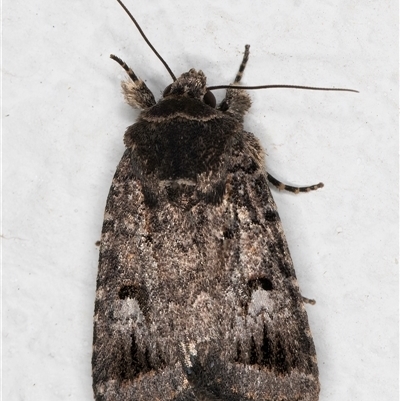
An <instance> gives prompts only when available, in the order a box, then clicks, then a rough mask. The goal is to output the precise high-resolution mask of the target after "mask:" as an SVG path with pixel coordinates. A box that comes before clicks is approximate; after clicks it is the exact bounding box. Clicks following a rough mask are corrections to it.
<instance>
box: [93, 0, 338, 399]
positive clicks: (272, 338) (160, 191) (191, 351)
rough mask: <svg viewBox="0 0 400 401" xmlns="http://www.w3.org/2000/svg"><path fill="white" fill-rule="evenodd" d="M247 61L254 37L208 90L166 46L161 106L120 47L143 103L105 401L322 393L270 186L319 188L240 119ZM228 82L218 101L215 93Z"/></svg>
mask: <svg viewBox="0 0 400 401" xmlns="http://www.w3.org/2000/svg"><path fill="white" fill-rule="evenodd" d="M118 2H119V3H120V4H121V5H122V7H123V8H124V9H125V11H126V12H127V13H128V15H129V16H130V17H131V19H132V21H133V22H134V23H135V24H136V25H137V22H136V20H135V19H134V18H133V16H132V15H131V14H130V13H129V11H128V10H127V9H126V7H125V6H124V5H123V4H122V2H121V1H119V0H118ZM137 26H138V25H137ZM139 30H140V28H139ZM140 31H141V30H140ZM141 33H142V31H141ZM142 36H143V37H144V39H145V40H146V41H147V42H148V40H147V38H146V37H145V36H144V34H143V33H142ZM148 43H149V42H148ZM149 45H150V46H151V47H152V45H151V44H150V43H149ZM152 49H153V50H154V48H153V47H152ZM154 51H155V50H154ZM156 54H157V55H158V53H157V52H156ZM158 56H159V55H158ZM248 57H249V46H246V48H245V53H244V57H243V60H242V63H241V64H240V68H239V71H238V73H237V75H236V78H235V80H234V82H233V85H230V86H224V85H221V86H214V87H210V86H207V84H206V76H205V75H204V74H203V72H202V71H198V70H195V69H190V70H189V71H188V72H186V73H184V74H182V75H181V76H180V77H178V78H176V77H175V75H174V74H173V73H172V71H171V70H170V69H169V67H168V66H167V65H166V63H165V62H164V60H163V59H162V58H161V56H159V58H160V60H161V61H162V62H163V63H164V65H166V67H167V69H168V71H169V72H170V74H171V77H172V79H173V82H172V83H171V84H170V85H168V86H167V87H166V89H165V90H164V93H163V96H162V98H161V99H160V100H159V101H158V102H156V101H155V99H154V96H153V94H152V93H151V91H150V90H149V89H148V87H147V86H146V84H145V83H144V82H143V81H142V80H140V79H139V78H138V77H137V76H136V75H135V73H134V72H133V71H132V70H131V69H130V68H129V67H128V66H127V65H126V64H125V63H124V62H123V61H122V60H121V59H119V58H118V57H116V56H114V55H111V58H112V59H114V60H116V61H117V62H118V63H119V64H120V65H121V66H122V67H123V68H124V69H125V71H126V72H127V74H128V76H129V79H128V80H127V81H125V82H122V89H123V93H124V96H125V100H126V101H127V103H128V104H129V105H131V106H132V107H134V108H137V109H140V110H141V113H140V115H139V117H138V119H137V121H136V123H135V124H133V125H132V126H130V127H129V128H128V129H127V130H126V132H125V136H124V143H125V145H126V150H125V153H124V155H123V156H122V159H121V161H120V163H119V165H118V168H117V171H116V173H115V176H114V178H113V181H112V185H111V189H110V192H109V195H108V199H107V205H106V209H105V216H104V224H103V229H102V235H101V245H100V257H99V270H98V277H97V290H96V301H95V314H94V341H93V356H92V365H93V389H94V394H95V399H96V400H97V401H130V400H132V401H133V400H143V401H147V400H164V401H184V400H227V401H228V400H230V401H242V400H243V401H244V400H265V401H266V400H269V401H272V400H273V401H278V400H291V401H294V400H296V401H300V400H304V401H306V400H307V401H315V400H318V394H319V389H320V385H319V381H318V367H317V358H316V352H315V347H314V343H313V339H312V336H311V332H310V328H309V324H308V319H307V313H306V310H305V307H304V304H305V302H310V303H312V301H311V300H307V299H306V298H304V297H303V296H302V295H301V292H300V290H299V285H298V283H297V280H296V274H295V270H294V267H293V262H292V259H291V257H290V252H289V249H288V245H287V242H286V239H285V235H284V232H283V229H282V224H281V221H280V218H279V215H278V212H277V208H276V205H275V202H274V200H273V197H272V194H271V190H270V187H269V182H271V183H272V184H274V185H276V186H278V188H280V189H286V190H289V191H292V192H300V191H310V190H314V189H317V188H320V187H322V184H317V185H313V186H309V187H302V188H295V187H291V186H286V185H284V184H282V183H280V182H279V181H278V180H276V179H275V178H273V177H272V176H271V175H270V174H268V173H267V172H266V168H265V165H264V151H263V149H262V147H261V145H260V142H259V141H258V139H257V138H256V137H255V136H254V135H253V134H251V133H250V132H246V131H245V130H244V129H243V118H244V115H245V113H246V112H247V111H248V110H249V108H250V104H251V101H250V97H249V95H248V94H247V92H246V91H245V90H244V89H246V88H249V87H242V86H239V83H240V80H241V77H242V74H243V71H244V69H245V66H246V63H247V60H248ZM262 87H264V88H265V87H268V86H262ZM221 88H226V96H225V99H224V100H223V101H222V102H221V103H220V104H219V105H218V106H217V105H216V101H215V97H214V95H213V94H212V92H211V90H213V89H221ZM306 89H310V88H307V87H306ZM313 89H321V88H313ZM333 90H334V89H333ZM336 90H340V89H336Z"/></svg>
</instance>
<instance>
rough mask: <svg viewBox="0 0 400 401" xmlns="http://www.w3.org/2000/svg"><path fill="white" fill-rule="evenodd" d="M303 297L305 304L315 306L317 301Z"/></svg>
mask: <svg viewBox="0 0 400 401" xmlns="http://www.w3.org/2000/svg"><path fill="white" fill-rule="evenodd" d="M301 297H302V298H303V302H304V303H305V304H310V305H315V300H314V299H310V298H306V297H303V296H301Z"/></svg>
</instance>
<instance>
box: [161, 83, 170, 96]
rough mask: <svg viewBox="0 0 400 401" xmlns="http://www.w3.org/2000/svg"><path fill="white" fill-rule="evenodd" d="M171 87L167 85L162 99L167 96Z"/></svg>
mask: <svg viewBox="0 0 400 401" xmlns="http://www.w3.org/2000/svg"><path fill="white" fill-rule="evenodd" d="M171 86H172V84H169V85H168V86H167V87H166V88H165V89H164V92H163V97H165V96H167V95H168V94H169V91H170V90H171Z"/></svg>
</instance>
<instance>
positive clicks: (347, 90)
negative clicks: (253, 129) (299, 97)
mask: <svg viewBox="0 0 400 401" xmlns="http://www.w3.org/2000/svg"><path fill="white" fill-rule="evenodd" d="M275 88H289V89H307V90H312V91H337V92H355V93H359V92H358V91H356V90H355V89H343V88H318V87H315V86H301V85H257V86H244V85H243V86H241V85H216V86H207V89H208V90H210V91H211V90H215V89H247V90H250V89H275Z"/></svg>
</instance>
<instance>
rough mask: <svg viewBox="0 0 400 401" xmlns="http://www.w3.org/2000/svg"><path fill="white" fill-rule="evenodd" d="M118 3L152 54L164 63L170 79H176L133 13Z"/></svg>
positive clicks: (119, 1) (121, 3)
mask: <svg viewBox="0 0 400 401" xmlns="http://www.w3.org/2000/svg"><path fill="white" fill-rule="evenodd" d="M117 1H118V3H119V4H120V5H121V7H122V8H123V9H124V10H125V12H126V13H127V14H128V15H129V17H130V19H131V20H132V21H133V23H134V24H135V25H136V28H137V29H138V31H139V32H140V34H141V35H142V37H143V39H144V40H145V42H146V43H147V44H148V45H149V47H150V49H151V50H153V52H154V54H155V55H156V56H157V57H158V58H159V60H160V61H161V62H162V63H163V64H164V67H165V68H166V69H167V71H168V72H169V75H171V77H172V79H173V80H174V81H176V77H175V75H174V73H173V72H172V70H171V68H169V66H168V64H167V63H166V62H165V60H164V59H163V58H162V57H161V56H160V54H159V53H158V51H157V50H156V49H155V48H154V46H153V45H152V44H151V43H150V41H149V39H147V37H146V35H145V34H144V32H143V31H142V28H141V27H140V25H139V24H138V23H137V21H136V20H135V18H133V15H132V14H131V13H130V11H129V10H128V9H127V8H126V7H125V4H124V3H123V2H122V1H121V0H117Z"/></svg>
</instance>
